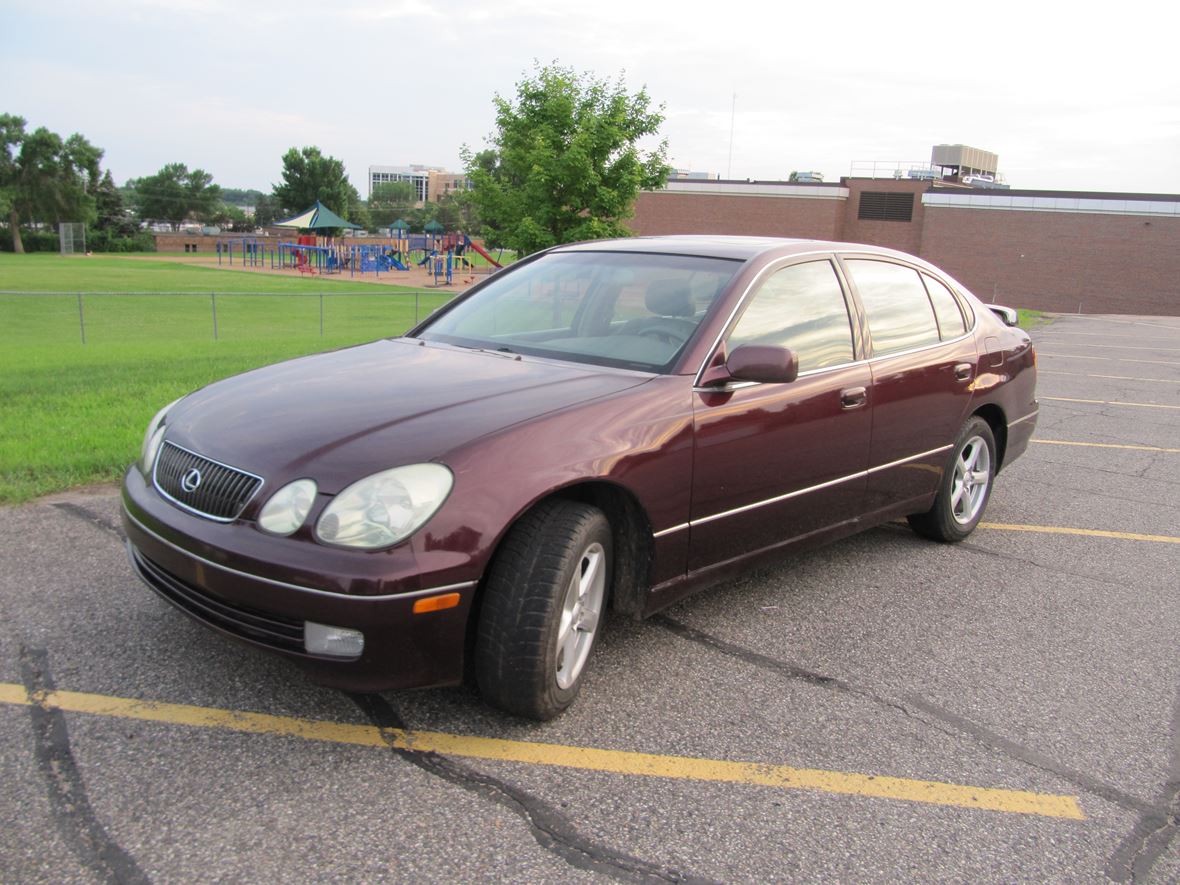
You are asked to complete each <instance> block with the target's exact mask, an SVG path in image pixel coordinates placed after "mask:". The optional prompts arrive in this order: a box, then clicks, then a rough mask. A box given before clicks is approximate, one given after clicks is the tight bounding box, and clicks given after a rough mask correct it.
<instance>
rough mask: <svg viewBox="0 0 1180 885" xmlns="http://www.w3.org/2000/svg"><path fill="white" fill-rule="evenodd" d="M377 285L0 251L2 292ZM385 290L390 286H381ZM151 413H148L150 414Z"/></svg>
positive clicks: (362, 288) (153, 261) (364, 288)
mask: <svg viewBox="0 0 1180 885" xmlns="http://www.w3.org/2000/svg"><path fill="white" fill-rule="evenodd" d="M377 285H378V284H377V283H366V282H358V281H353V280H350V279H349V278H348V277H347V276H343V277H342V278H331V277H328V278H324V277H316V278H314V279H296V278H290V279H288V278H287V277H280V276H273V275H271V274H261V273H260V274H249V273H243V272H242V271H241V270H219V269H218V268H216V267H202V266H201V265H193V264H185V263H183V262H181V261H160V260H157V256H155V255H154V254H152V255H151V257H150V258H147V257H139V258H137V257H135V256H131V255H91V256H89V257H87V256H84V255H74V256H68V257H63V256H61V255H54V254H52V253H46V252H34V253H33V254H31V255H14V254H12V253H11V252H0V291H17V292H204V293H206V294H208V293H209V292H217V293H218V294H220V293H222V292H227V293H228V292H305V293H308V292H323V291H331V292H371V291H373V289H374V288H376V286H377ZM384 288H389V287H388V286H385V287H384ZM149 417H151V416H149Z"/></svg>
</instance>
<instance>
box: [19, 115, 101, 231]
mask: <svg viewBox="0 0 1180 885" xmlns="http://www.w3.org/2000/svg"><path fill="white" fill-rule="evenodd" d="M101 159H102V150H101V149H99V148H96V147H95V146H94V145H92V144H91V143H90V142H88V141H87V140H86V139H85V138H83V137H82V136H81V135H79V134H77V133H74V134H73V135H71V136H70V137H69V138H67V139H65V140H63V139H62V138H61V136H59V135H56V134H55V133H53V132H50V131H49V130H48V129H46V128H45V127H43V126H42V127H40V128H39V129H36V130H34V131H33V132H28V133H26V132H25V121H24V118H22V117H17V116H14V115H12V114H0V210H3V215H4V217H5V218H6V219H7V221H8V226H9V229H10V230H11V232H12V248H13V251H15V252H24V251H25V248H24V243H23V242H22V240H21V235H20V227H21V224H22V222H23V223H25V224H29V223H42V224H53V223H56V222H59V221H83V222H91V221H93V220H94V217H95V198H94V190H95V189H96V188H97V186H98V181H99V170H98V164H99V161H100V160H101Z"/></svg>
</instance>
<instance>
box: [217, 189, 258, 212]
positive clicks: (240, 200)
mask: <svg viewBox="0 0 1180 885" xmlns="http://www.w3.org/2000/svg"><path fill="white" fill-rule="evenodd" d="M261 196H262V191H257V190H254V189H253V188H246V189H242V188H238V187H223V188H222V189H221V199H222V200H223V201H224V202H226V203H230V204H231V205H234V206H238V207H241V206H257V205H258V199H259V197H261Z"/></svg>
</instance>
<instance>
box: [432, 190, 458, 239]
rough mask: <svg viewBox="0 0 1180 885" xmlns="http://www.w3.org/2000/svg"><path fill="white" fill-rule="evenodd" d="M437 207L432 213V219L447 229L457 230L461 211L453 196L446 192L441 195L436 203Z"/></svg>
mask: <svg viewBox="0 0 1180 885" xmlns="http://www.w3.org/2000/svg"><path fill="white" fill-rule="evenodd" d="M436 205H437V206H438V208H437V209H436V210H435V213H434V220H435V221H437V222H438V223H439V224H441V225H442V226H443V227H444V228H446V229H447V230H448V231H457V230H459V228H460V226H461V224H460V223H461V221H462V218H463V214H462V212H461V211H460V210H459V204H458V202H457V201H456V200H455V198H454V197H453V196H452V195H450V194H447V195H446V196H445V197H442V198H441V199H440V200H439V201H438V203H437V204H436Z"/></svg>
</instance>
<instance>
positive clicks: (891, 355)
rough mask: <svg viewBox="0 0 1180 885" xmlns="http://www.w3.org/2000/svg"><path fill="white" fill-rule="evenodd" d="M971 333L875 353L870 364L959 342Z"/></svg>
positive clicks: (870, 359)
mask: <svg viewBox="0 0 1180 885" xmlns="http://www.w3.org/2000/svg"><path fill="white" fill-rule="evenodd" d="M971 334H972V333H971V332H964V333H963V334H962V335H960V336H959V337H958V338H948V339H947V340H946V341H941V340H939V341H935V342H934V343H933V344H923V345H920V346H919V347H911V348H909V349H908V350H891V351H889V353H882V354H874V355H873V356H871V357H869V360H868V361H869V363H870V364H872V363H877V362H880V361H881V360H891V359H893V358H894V357H898V356H909V355H910V354H912V353H921V352H922V351H924V350H934V348H936V347H943V346H944V345H947V344H957V343H959V342H960V341H964V340H966V339H967V338H970V337H971ZM871 337H872V335H871V332H870V339H871ZM976 356H978V348H977V349H976Z"/></svg>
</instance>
